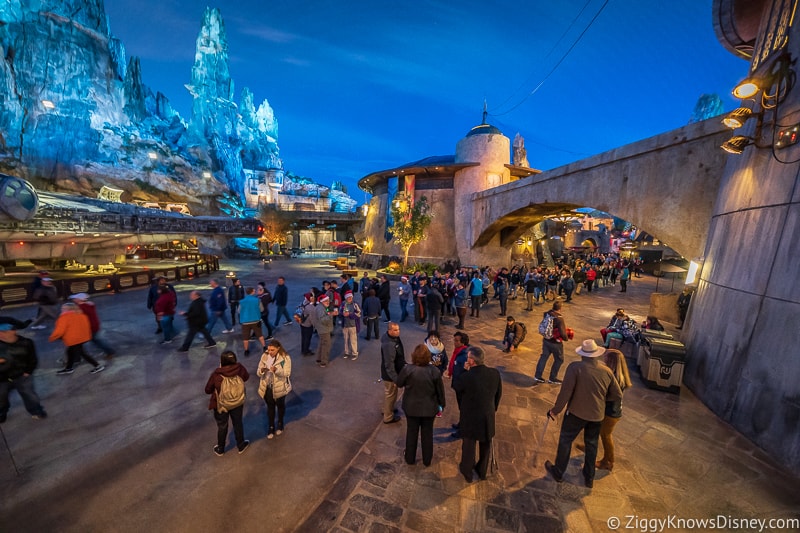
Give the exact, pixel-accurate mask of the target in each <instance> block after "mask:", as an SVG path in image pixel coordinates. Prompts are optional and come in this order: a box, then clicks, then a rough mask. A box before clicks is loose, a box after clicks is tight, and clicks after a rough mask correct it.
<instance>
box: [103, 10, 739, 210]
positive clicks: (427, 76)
mask: <svg viewBox="0 0 800 533" xmlns="http://www.w3.org/2000/svg"><path fill="white" fill-rule="evenodd" d="M207 5H208V6H211V7H215V6H216V7H219V8H220V10H221V13H222V16H223V18H224V20H225V28H226V31H227V35H228V46H229V54H230V71H231V75H232V77H233V79H234V82H235V100H236V101H238V100H239V98H240V94H241V89H242V88H243V87H249V88H250V89H251V90H252V91H253V93H254V95H255V98H256V103H257V104H258V103H259V102H261V101H262V100H263V99H265V98H266V99H267V100H269V102H270V105H271V106H272V107H273V109H274V110H275V115H276V117H277V118H278V121H279V139H278V143H279V145H280V148H281V157H282V158H283V161H284V166H285V168H286V170H288V171H291V172H294V173H295V174H300V175H304V176H307V177H310V178H312V179H314V180H315V181H317V182H319V183H322V184H324V185H330V182H331V181H332V180H342V181H344V182H345V183H346V184H347V186H348V190H349V193H350V194H351V196H353V197H354V198H355V199H356V200H358V201H362V200H363V195H364V193H362V192H361V191H359V190H358V189H357V186H356V182H357V181H358V179H360V178H362V177H363V176H365V175H366V174H369V173H370V172H374V171H377V170H381V169H386V168H392V167H395V166H398V165H401V164H403V163H406V162H410V161H415V160H418V159H422V158H424V157H427V156H430V155H445V154H452V153H454V152H455V144H456V142H457V141H458V140H459V139H460V138H461V137H463V136H464V135H465V134H466V133H467V131H469V129H470V128H471V127H472V126H474V125H476V124H478V123H480V121H481V111H482V108H483V102H484V99H485V100H486V101H487V106H488V111H489V120H488V122H490V123H491V124H493V125H495V126H497V127H498V128H500V130H501V131H503V133H504V134H505V135H506V136H508V137H509V138H511V139H513V137H514V135H515V134H516V133H517V132H519V133H520V134H521V135H522V136H523V137H524V138H525V144H526V148H527V150H528V160H529V162H530V164H531V166H532V167H534V168H538V169H541V170H547V169H551V168H554V167H558V166H561V165H565V164H567V163H570V162H573V161H576V160H579V159H583V158H585V157H588V156H591V155H594V154H597V153H601V152H604V151H606V150H609V149H612V148H615V147H617V146H622V145H624V144H627V143H630V142H633V141H637V140H640V139H643V138H646V137H650V136H652V135H656V134H659V133H663V132H665V131H668V130H671V129H674V128H678V127H680V126H683V125H685V124H686V123H687V122H688V120H689V118H690V116H691V114H692V111H693V109H694V107H695V104H696V103H697V100H698V98H699V97H700V95H702V94H704V93H716V94H718V95H720V96H721V97H722V100H723V103H724V105H725V110H726V111H728V110H731V109H733V108H735V107H736V105H735V103H736V101H735V99H734V98H733V97H732V96H731V95H730V90H731V88H732V87H733V86H734V85H735V84H736V82H737V81H739V80H740V79H741V78H743V77H745V75H746V74H747V70H748V64H747V62H745V61H743V60H741V59H737V58H735V57H734V56H733V55H732V54H730V53H729V52H727V51H726V50H725V49H723V47H722V45H720V44H719V42H718V41H717V39H716V37H715V35H714V30H713V25H712V19H711V0H671V1H669V2H660V1H659V2H655V1H642V0H612V1H609V2H606V1H605V0H588V1H586V0H558V1H557V2H553V1H551V0H546V1H545V0H535V1H518V2H507V1H489V0H486V1H480V0H459V1H451V2H445V1H440V2H434V1H424V0H421V1H415V2H399V1H389V0H367V1H361V0H351V1H348V2H331V1H323V0H316V1H315V0H308V1H292V0H282V1H264V0H236V1H227V2H222V1H216V2H215V1H213V0H203V1H200V0H106V11H107V13H108V16H109V20H110V27H111V31H112V33H113V34H115V35H116V36H117V37H119V38H120V39H121V40H122V41H123V42H124V43H125V46H126V50H127V54H128V57H130V56H132V55H136V56H139V57H140V58H141V61H142V70H143V78H144V81H145V83H146V84H147V85H149V86H150V87H151V88H152V89H153V90H154V91H161V92H163V93H164V94H166V95H167V97H168V98H169V99H170V101H171V102H172V105H173V106H174V107H175V108H176V109H177V110H178V111H179V112H180V113H181V115H182V116H183V117H184V119H188V118H189V116H190V97H189V94H188V92H187V91H186V89H185V88H184V84H186V83H188V82H189V80H190V77H191V68H192V64H193V62H194V51H195V39H196V37H197V33H198V31H199V28H200V23H201V21H202V15H203V11H204V9H205V7H206V6H207ZM581 35H582V37H581ZM576 41H577V44H576ZM571 47H572V50H571V51H569V53H567V52H568V50H569V49H570V48H571ZM565 54H567V55H566V57H565V58H564V55H565ZM562 58H563V60H562ZM559 62H560V64H559ZM554 67H556V68H555V70H554V71H553V68H554ZM551 71H553V72H552V74H551ZM542 81H544V83H542ZM540 84H541V85H540ZM537 87H538V89H537ZM531 93H532V94H531Z"/></svg>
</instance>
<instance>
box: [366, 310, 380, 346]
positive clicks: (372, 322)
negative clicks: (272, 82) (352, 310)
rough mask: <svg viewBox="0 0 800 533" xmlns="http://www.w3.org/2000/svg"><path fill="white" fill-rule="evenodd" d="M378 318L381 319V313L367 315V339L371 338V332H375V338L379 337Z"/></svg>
mask: <svg viewBox="0 0 800 533" xmlns="http://www.w3.org/2000/svg"><path fill="white" fill-rule="evenodd" d="M378 319H380V315H378V316H376V317H374V318H373V317H367V340H369V338H370V333H373V332H374V333H375V338H376V339H377V338H379V337H378Z"/></svg>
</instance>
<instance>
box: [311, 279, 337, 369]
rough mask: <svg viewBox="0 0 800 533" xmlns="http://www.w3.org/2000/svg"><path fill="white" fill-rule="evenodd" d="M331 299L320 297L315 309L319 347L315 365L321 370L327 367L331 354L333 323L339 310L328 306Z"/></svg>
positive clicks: (324, 296)
mask: <svg viewBox="0 0 800 533" xmlns="http://www.w3.org/2000/svg"><path fill="white" fill-rule="evenodd" d="M330 303H331V299H330V297H329V296H328V295H327V294H324V295H322V297H321V298H320V300H319V304H317V307H316V313H317V335H319V347H318V348H317V364H318V365H319V366H321V367H322V368H325V367H327V366H328V360H329V357H330V354H331V344H333V341H332V340H331V334H333V321H334V319H335V317H336V316H337V315H338V314H339V310H338V309H337V308H335V307H331V306H330Z"/></svg>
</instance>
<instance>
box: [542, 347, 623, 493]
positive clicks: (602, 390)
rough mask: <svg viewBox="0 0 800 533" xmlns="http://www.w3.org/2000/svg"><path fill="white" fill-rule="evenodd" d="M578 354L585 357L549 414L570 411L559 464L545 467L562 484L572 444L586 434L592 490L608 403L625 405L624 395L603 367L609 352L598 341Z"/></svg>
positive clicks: (587, 480) (569, 375)
mask: <svg viewBox="0 0 800 533" xmlns="http://www.w3.org/2000/svg"><path fill="white" fill-rule="evenodd" d="M575 352H576V353H577V354H578V355H580V356H581V360H580V361H576V362H574V363H570V365H569V366H568V367H567V371H566V373H565V374H564V384H563V385H562V387H561V390H560V391H559V392H558V397H557V398H556V403H555V405H554V406H553V407H552V408H551V409H550V410H549V411H547V416H548V418H551V419H554V418H555V417H556V416H557V415H558V414H559V413H560V412H561V411H563V410H564V408H566V409H567V413H566V415H564V421H563V422H562V423H561V434H560V435H559V437H558V451H557V452H556V462H555V464H553V463H551V462H550V461H545V463H544V467H545V469H546V470H547V472H549V473H550V475H551V476H553V479H555V480H556V481H557V482H559V483H561V482H562V481H563V480H564V474H565V473H566V471H567V466H568V465H569V457H570V453H571V450H572V442H573V441H574V440H575V438H576V437H577V436H578V434H579V433H580V432H581V431H583V443H584V448H585V455H584V458H583V461H584V462H583V480H584V482H585V484H586V487H587V488H592V487H593V486H594V474H595V468H596V467H595V460H596V459H597V444H598V437H599V436H600V428H601V425H602V421H603V418H604V416H605V410H606V402H615V401H618V400H620V401H621V400H622V391H621V390H620V388H619V384H618V383H617V380H616V379H615V378H614V374H612V373H611V370H609V368H608V367H607V366H606V365H604V364H602V363H601V361H600V356H601V355H603V353H604V352H605V349H604V348H602V347H601V346H598V345H597V343H596V342H595V341H594V339H587V340H585V341H583V342H582V343H581V346H580V348H578V349H576V350H575Z"/></svg>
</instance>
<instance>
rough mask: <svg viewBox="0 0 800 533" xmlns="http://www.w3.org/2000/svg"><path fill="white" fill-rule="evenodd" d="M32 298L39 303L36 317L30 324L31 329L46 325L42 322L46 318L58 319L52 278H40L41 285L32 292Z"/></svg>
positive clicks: (56, 294) (57, 307) (42, 327)
mask: <svg viewBox="0 0 800 533" xmlns="http://www.w3.org/2000/svg"><path fill="white" fill-rule="evenodd" d="M33 299H34V300H35V301H36V302H37V303H38V304H39V310H38V314H37V316H36V319H35V320H34V321H33V322H32V323H31V325H30V328H31V329H44V328H45V327H46V326H44V325H43V324H42V322H44V321H45V320H47V319H48V318H52V319H53V320H57V319H58V316H59V315H58V313H59V309H60V306H59V304H58V291H57V290H56V288H55V286H54V285H53V278H49V277H44V278H41V286H39V288H37V289H36V290H35V291H34V292H33Z"/></svg>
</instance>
